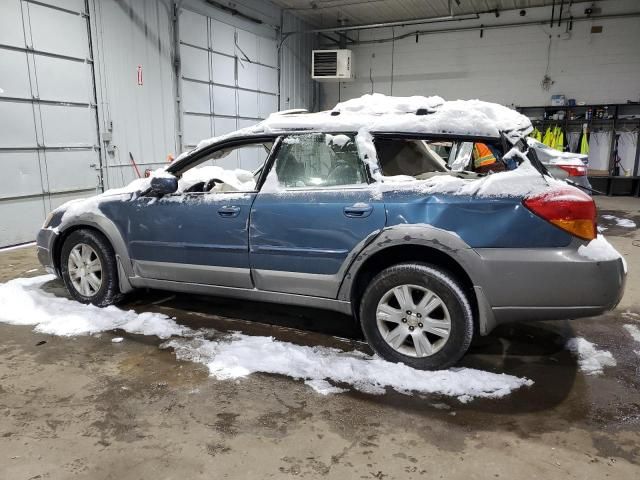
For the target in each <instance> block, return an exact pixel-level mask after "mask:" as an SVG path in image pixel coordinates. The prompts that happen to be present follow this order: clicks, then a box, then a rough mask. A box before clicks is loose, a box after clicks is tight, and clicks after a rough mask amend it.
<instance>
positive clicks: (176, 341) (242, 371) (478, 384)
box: [0, 275, 533, 402]
mask: <svg viewBox="0 0 640 480" xmlns="http://www.w3.org/2000/svg"><path fill="white" fill-rule="evenodd" d="M54 278H55V277H54V276H52V275H43V276H39V277H34V278H29V279H25V278H20V279H15V280H11V281H9V282H7V283H3V284H0V321H1V322H4V323H9V324H13V325H33V326H35V330H36V331H38V332H42V333H49V334H54V335H62V336H74V335H88V334H94V333H98V332H105V331H110V330H114V329H121V330H124V331H126V332H129V333H134V334H142V335H155V336H158V337H160V338H162V339H169V338H170V337H171V339H170V340H168V341H167V342H165V343H164V344H163V347H172V348H174V350H175V352H176V355H177V357H178V358H179V359H185V360H190V361H195V362H200V363H203V364H205V365H207V367H208V368H209V371H210V372H211V374H212V376H214V377H216V378H219V379H237V378H241V377H246V376H247V375H250V374H252V373H255V372H264V373H273V374H280V375H286V376H290V377H293V378H296V379H303V380H304V381H305V383H306V384H307V385H309V386H310V387H311V388H313V389H314V390H315V391H317V392H318V393H321V394H323V395H326V394H330V393H339V392H341V391H344V388H343V387H346V386H351V387H353V388H355V389H357V390H359V391H363V392H368V393H373V394H382V393H384V391H385V388H387V387H389V388H392V389H394V390H396V391H398V392H401V393H404V394H410V393H411V392H420V393H435V394H443V395H449V396H454V397H457V398H458V399H460V401H463V402H464V401H468V400H470V399H472V398H476V397H482V398H499V397H503V396H505V395H508V394H509V393H510V392H511V391H513V390H515V389H518V388H520V387H523V386H529V385H531V384H532V383H533V382H532V381H531V380H528V379H526V378H519V377H514V376H511V375H506V374H495V373H490V372H484V371H480V370H474V369H469V368H461V369H451V370H444V371H438V372H424V371H419V370H414V369H412V368H410V367H407V366H405V365H401V364H393V363H389V362H386V361H384V360H381V359H380V358H377V357H370V356H368V355H366V354H364V353H361V352H358V351H353V352H344V351H341V350H338V349H333V348H326V347H306V346H300V345H294V344H291V343H288V342H280V341H277V340H274V339H273V338H271V337H252V336H248V335H243V334H240V333H234V334H231V335H221V334H215V335H214V338H213V339H211V338H205V337H208V336H210V335H211V331H210V330H193V329H190V328H188V327H182V326H180V325H179V324H177V323H176V322H175V321H174V320H173V319H171V318H169V317H167V316H166V315H163V314H159V313H150V312H146V313H140V314H138V313H136V312H134V311H123V310H120V309H118V308H116V307H107V308H97V307H94V306H92V305H83V304H81V303H78V302H75V301H71V300H68V299H66V298H62V297H57V296H55V295H53V294H52V293H48V292H45V291H44V290H43V289H42V287H43V285H44V284H45V283H47V282H49V281H51V280H53V279H54ZM120 338H121V337H118V340H119V339H120ZM114 341H117V340H116V339H114ZM336 383H337V384H338V385H335V384H336Z"/></svg>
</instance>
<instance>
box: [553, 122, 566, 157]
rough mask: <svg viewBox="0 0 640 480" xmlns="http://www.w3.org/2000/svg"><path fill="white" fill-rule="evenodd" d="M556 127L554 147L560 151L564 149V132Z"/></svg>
mask: <svg viewBox="0 0 640 480" xmlns="http://www.w3.org/2000/svg"><path fill="white" fill-rule="evenodd" d="M556 128H557V130H556V134H555V142H554V148H555V149H556V150H559V151H561V152H562V151H563V150H564V132H563V131H562V128H560V127H556Z"/></svg>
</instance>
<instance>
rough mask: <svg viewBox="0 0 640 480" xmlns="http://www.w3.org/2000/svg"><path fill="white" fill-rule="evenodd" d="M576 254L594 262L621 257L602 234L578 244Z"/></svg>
mask: <svg viewBox="0 0 640 480" xmlns="http://www.w3.org/2000/svg"><path fill="white" fill-rule="evenodd" d="M578 255H580V256H582V257H585V258H588V259H589V260H594V261H596V262H605V261H608V260H615V259H616V258H622V255H620V252H618V251H617V250H616V249H615V248H614V247H613V245H611V244H610V243H609V242H608V241H607V239H606V238H604V235H598V236H597V237H596V238H595V239H593V240H591V241H590V242H589V243H588V244H586V245H580V247H578Z"/></svg>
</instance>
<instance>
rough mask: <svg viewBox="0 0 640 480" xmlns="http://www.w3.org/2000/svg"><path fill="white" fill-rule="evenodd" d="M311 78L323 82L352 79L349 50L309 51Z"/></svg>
mask: <svg viewBox="0 0 640 480" xmlns="http://www.w3.org/2000/svg"><path fill="white" fill-rule="evenodd" d="M311 78H313V79H314V80H318V81H324V82H348V81H350V80H353V63H352V55H351V50H344V49H342V50H313V51H312V52H311Z"/></svg>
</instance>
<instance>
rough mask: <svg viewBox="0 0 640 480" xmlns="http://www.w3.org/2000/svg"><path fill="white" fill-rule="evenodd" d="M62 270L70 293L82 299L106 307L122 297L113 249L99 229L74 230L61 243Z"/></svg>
mask: <svg viewBox="0 0 640 480" xmlns="http://www.w3.org/2000/svg"><path fill="white" fill-rule="evenodd" d="M60 270H61V272H62V280H63V281H64V284H65V286H66V287H67V290H68V291H69V294H70V295H71V296H72V297H73V298H74V299H75V300H78V301H79V302H82V303H91V304H93V305H97V306H99V307H105V306H107V305H112V304H114V303H116V302H118V301H119V300H120V299H121V298H122V295H121V293H120V290H119V288H118V268H117V264H116V257H115V254H114V252H113V248H112V247H111V245H110V244H109V242H108V241H107V239H106V238H105V237H104V236H103V235H101V234H100V233H98V232H95V231H93V230H76V231H75V232H72V233H71V234H70V235H69V236H68V237H67V238H66V240H65V241H64V244H63V245H62V250H61V253H60Z"/></svg>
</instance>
